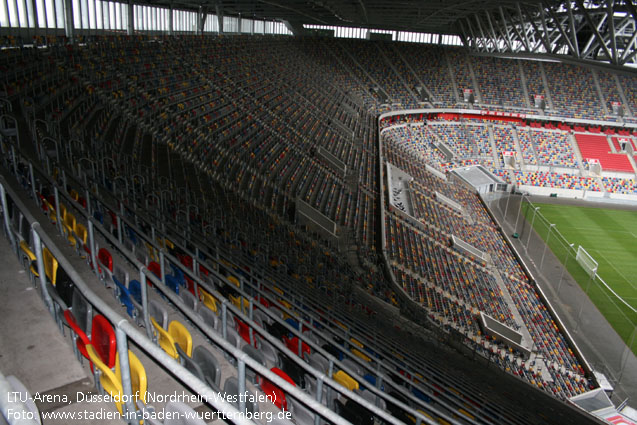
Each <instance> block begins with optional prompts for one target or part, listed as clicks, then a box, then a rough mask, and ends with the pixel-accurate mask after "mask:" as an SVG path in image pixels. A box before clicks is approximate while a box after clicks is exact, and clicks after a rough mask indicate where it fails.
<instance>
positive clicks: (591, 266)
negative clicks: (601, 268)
mask: <svg viewBox="0 0 637 425" xmlns="http://www.w3.org/2000/svg"><path fill="white" fill-rule="evenodd" d="M575 260H577V262H578V263H579V265H580V266H582V268H583V269H584V270H586V273H588V275H589V276H590V277H591V278H593V277H595V275H596V274H597V261H595V259H594V258H593V257H591V255H590V254H589V253H588V252H587V251H586V250H585V249H584V247H583V246H582V245H580V246H579V247H577V255H576V256H575Z"/></svg>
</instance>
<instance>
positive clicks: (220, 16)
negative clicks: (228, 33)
mask: <svg viewBox="0 0 637 425" xmlns="http://www.w3.org/2000/svg"><path fill="white" fill-rule="evenodd" d="M215 10H216V12H217V23H218V24H219V34H223V10H221V7H220V6H219V5H216V6H215Z"/></svg>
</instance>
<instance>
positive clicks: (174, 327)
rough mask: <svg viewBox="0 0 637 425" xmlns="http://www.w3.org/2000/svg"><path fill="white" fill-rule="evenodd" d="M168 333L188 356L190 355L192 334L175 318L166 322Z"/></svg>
mask: <svg viewBox="0 0 637 425" xmlns="http://www.w3.org/2000/svg"><path fill="white" fill-rule="evenodd" d="M168 334H169V335H170V336H171V337H172V339H173V341H174V343H175V344H177V345H179V348H181V350H182V351H183V352H184V353H186V355H187V356H188V357H192V335H190V332H189V331H188V329H186V327H185V326H184V325H182V324H181V322H179V321H177V320H173V321H172V322H170V323H169V324H168Z"/></svg>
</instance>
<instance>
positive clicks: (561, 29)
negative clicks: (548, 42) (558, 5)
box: [545, 5, 579, 57]
mask: <svg viewBox="0 0 637 425" xmlns="http://www.w3.org/2000/svg"><path fill="white" fill-rule="evenodd" d="M545 6H546V5H545ZM546 9H547V10H548V11H549V15H551V18H553V21H554V22H555V26H556V27H557V29H558V30H559V32H560V34H562V39H563V40H564V41H565V42H566V43H567V44H568V47H569V49H570V51H571V54H572V55H573V56H575V57H579V49H577V50H576V49H575V46H576V45H577V40H576V41H575V45H574V44H573V42H572V41H571V39H570V37H569V36H568V34H567V33H566V31H564V27H563V26H562V23H561V22H560V20H559V19H557V16H555V12H553V9H552V8H551V7H547V8H546ZM574 29H575V27H574V26H573V30H574ZM555 41H557V40H555ZM556 52H557V50H556Z"/></svg>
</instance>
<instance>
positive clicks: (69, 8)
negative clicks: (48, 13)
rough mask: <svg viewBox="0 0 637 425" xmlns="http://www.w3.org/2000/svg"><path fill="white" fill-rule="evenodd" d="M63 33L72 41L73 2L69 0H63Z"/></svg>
mask: <svg viewBox="0 0 637 425" xmlns="http://www.w3.org/2000/svg"><path fill="white" fill-rule="evenodd" d="M64 34H65V35H66V37H67V38H68V39H69V41H70V42H71V43H73V41H74V40H73V34H74V31H73V3H71V0H64Z"/></svg>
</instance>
